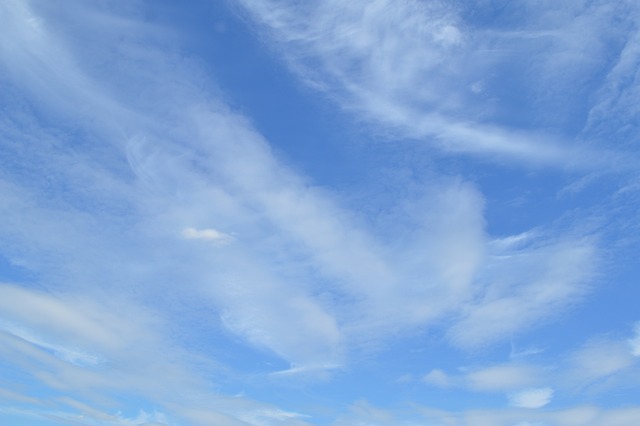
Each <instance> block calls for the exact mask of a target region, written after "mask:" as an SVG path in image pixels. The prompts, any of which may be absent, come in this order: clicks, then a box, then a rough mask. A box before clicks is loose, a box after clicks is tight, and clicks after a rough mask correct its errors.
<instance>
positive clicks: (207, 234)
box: [181, 228, 233, 244]
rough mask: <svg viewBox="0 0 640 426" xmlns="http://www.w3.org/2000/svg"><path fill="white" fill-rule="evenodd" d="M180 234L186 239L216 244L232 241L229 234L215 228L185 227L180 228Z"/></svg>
mask: <svg viewBox="0 0 640 426" xmlns="http://www.w3.org/2000/svg"><path fill="white" fill-rule="evenodd" d="M181 235H182V237H183V238H186V239H188V240H205V241H211V242H214V243H217V244H228V243H230V242H232V241H233V237H232V236H231V235H229V234H225V233H224V232H220V231H217V230H215V229H196V228H185V229H183V230H182V233H181Z"/></svg>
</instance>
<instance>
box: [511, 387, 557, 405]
mask: <svg viewBox="0 0 640 426" xmlns="http://www.w3.org/2000/svg"><path fill="white" fill-rule="evenodd" d="M552 397H553V389H551V388H531V389H525V390H522V391H519V392H516V393H513V394H511V395H509V404H510V405H511V406H512V407H518V408H542V407H544V406H545V405H547V404H549V402H551V398H552Z"/></svg>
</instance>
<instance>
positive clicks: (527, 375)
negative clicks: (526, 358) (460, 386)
mask: <svg viewBox="0 0 640 426" xmlns="http://www.w3.org/2000/svg"><path fill="white" fill-rule="evenodd" d="M539 380H540V375H539V372H538V371H537V370H536V369H535V368H533V367H530V366H522V365H509V364H505V365H497V366H493V367H487V368H483V369H479V370H475V371H472V372H469V373H468V374H467V375H466V377H465V381H466V382H467V383H468V386H469V387H471V388H472V389H476V390H480V391H502V390H513V389H516V388H521V387H523V386H530V385H532V384H535V383H536V382H538V381H539Z"/></svg>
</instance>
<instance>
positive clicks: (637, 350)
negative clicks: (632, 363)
mask: <svg viewBox="0 0 640 426" xmlns="http://www.w3.org/2000/svg"><path fill="white" fill-rule="evenodd" d="M634 332H635V336H633V337H632V338H631V339H629V344H630V345H631V353H632V354H633V356H640V322H638V323H636V326H635V327H634Z"/></svg>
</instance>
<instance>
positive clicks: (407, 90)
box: [240, 0, 614, 166]
mask: <svg viewBox="0 0 640 426" xmlns="http://www.w3.org/2000/svg"><path fill="white" fill-rule="evenodd" d="M240 3H241V4H242V5H243V6H244V7H245V8H246V10H247V11H248V14H249V16H250V17H251V18H252V19H254V21H255V22H257V23H258V24H259V28H261V29H262V30H263V31H264V33H265V34H267V36H268V40H270V41H271V45H272V47H273V50H274V51H276V52H278V53H279V54H280V55H281V56H282V57H283V58H284V59H285V61H286V62H287V63H288V64H289V65H290V67H291V69H292V70H293V71H294V72H295V73H296V74H297V75H298V76H299V77H300V78H301V79H302V80H303V81H305V82H307V83H308V84H310V85H311V86H312V87H314V88H317V89H319V90H322V91H324V92H326V93H329V94H330V95H331V96H333V97H334V98H335V99H336V101H337V102H338V103H339V104H340V105H341V106H342V107H343V108H345V109H347V110H350V111H352V112H354V113H355V114H357V115H358V116H359V117H361V118H363V119H364V120H366V121H368V122H371V123H373V125H374V127H377V126H382V127H384V128H386V129H391V130H392V131H393V132H394V133H395V134H397V135H398V136H400V137H403V138H406V137H408V138H418V139H422V140H424V141H425V143H432V144H434V145H436V146H437V147H438V148H439V149H442V150H444V151H449V152H455V153H459V152H465V153H473V154H481V155H489V156H496V155H497V156H500V157H507V158H510V159H514V158H515V159H518V160H521V161H532V162H539V163H544V164H549V163H550V164H561V165H562V166H566V165H568V164H573V165H579V166H584V165H585V164H587V163H588V164H593V163H595V164H600V165H601V164H602V163H606V161H607V159H606V158H604V157H605V156H604V155H603V154H602V153H600V154H598V155H595V154H594V153H592V152H588V151H589V150H588V149H586V148H585V147H581V149H579V150H575V149H572V148H571V147H570V142H571V141H561V140H556V139H554V138H553V137H551V136H544V135H542V134H541V133H540V132H536V131H534V132H527V131H514V130H509V129H508V128H507V127H506V126H505V127H501V126H499V125H492V124H491V122H492V121H494V122H497V121H499V118H502V119H504V117H505V116H507V117H509V116H510V115H511V114H513V112H514V111H516V114H517V113H518V112H520V113H522V114H536V116H545V118H547V119H548V120H549V121H552V122H553V121H554V120H555V121H557V120H558V119H559V117H558V116H559V114H561V113H565V111H566V110H571V111H573V110H574V109H575V107H571V106H570V105H567V106H566V108H563V109H561V110H559V111H558V108H554V111H557V113H556V114H555V115H553V113H549V112H547V111H546V110H544V107H542V108H539V107H538V106H537V105H536V102H538V103H541V104H543V105H547V103H548V104H549V107H553V106H556V105H557V104H558V102H563V101H564V102H566V101H565V100H564V99H562V98H559V99H555V98H551V97H550V95H549V90H548V89H547V87H549V86H554V87H564V86H567V87H569V85H572V84H574V82H575V81H576V80H577V79H583V78H585V75H588V73H589V72H591V71H592V70H593V69H594V68H596V69H597V67H598V66H604V64H605V63H606V58H605V55H604V49H603V46H602V45H601V43H597V42H598V40H599V37H600V34H601V32H603V31H604V29H605V28H606V27H605V25H606V22H607V21H606V19H598V17H599V16H600V15H604V16H606V17H607V18H609V19H614V18H613V17H612V14H609V13H607V12H608V11H605V13H603V11H602V10H601V8H596V7H594V8H593V9H589V8H586V10H580V9H579V8H578V10H575V11H573V12H569V13H567V9H571V7H569V6H567V5H565V4H559V5H554V6H553V7H544V8H539V7H536V5H535V4H534V3H531V2H527V5H526V7H527V9H528V13H527V14H526V16H530V18H529V19H526V21H527V22H524V23H522V25H523V26H525V27H526V28H528V30H526V31H522V32H514V31H509V30H501V29H494V28H490V27H489V28H475V27H474V25H473V24H469V23H467V22H465V21H464V19H463V16H464V6H460V7H459V8H455V7H451V6H450V5H449V4H448V3H447V2H443V1H429V2H419V1H415V0H403V1H395V2H391V1H388V0H378V1H375V2H370V1H351V2H349V3H344V2H340V1H336V0H325V1H322V2H317V3H314V4H313V5H307V4H303V3H299V2H275V1H272V0H242V1H241V2H240ZM475 7H479V8H480V9H482V5H480V6H475ZM547 9H550V10H547ZM594 9H595V12H594ZM553 14H555V15H556V16H555V19H554V21H553V23H550V21H549V20H547V19H544V17H545V16H547V15H553ZM575 15H578V16H579V18H576V19H571V18H573V17H575ZM576 23H577V24H576ZM594 23H595V24H597V25H593V24H594ZM550 27H551V28H552V29H550ZM578 37H580V40H581V41H580V42H579V43H578V42H577V40H578ZM584 37H586V38H588V39H589V40H591V41H593V45H598V47H599V50H598V52H602V53H601V54H599V55H598V56H597V57H596V59H594V56H595V55H594V50H592V49H589V50H588V51H587V49H586V48H585V43H584V42H583V41H582V40H583V38H584ZM537 39H540V42H539V43H535V41H536V40H537ZM523 52H526V53H523ZM523 55H527V56H526V58H525V57H524V56H523ZM531 56H533V57H535V58H536V59H535V61H534V63H535V64H541V65H539V66H537V67H535V68H536V69H535V71H533V70H529V69H528V68H520V67H504V68H506V69H509V70H511V74H508V73H505V72H504V71H502V70H501V68H503V67H502V65H504V64H505V63H511V64H513V63H517V62H523V63H524V62H526V61H527V60H528V59H529V58H530V57H531ZM569 58H570V59H569ZM559 68H562V69H563V70H565V71H566V73H565V72H563V73H558V72H557V69H559ZM521 74H525V75H526V80H523V76H522V75H521ZM488 76H491V77H488ZM498 81H499V83H498ZM523 81H526V82H527V84H528V86H527V87H526V89H525V88H523V91H524V90H528V91H527V93H530V94H531V96H532V98H533V99H535V101H531V100H530V99H528V98H527V99H525V98H518V99H517V100H516V101H510V100H509V99H508V96H505V95H504V93H501V87H502V86H504V85H505V84H508V85H510V87H520V86H521V85H522V84H523ZM468 87H475V88H476V89H475V90H474V89H472V90H471V91H469V90H468V89H466V88H468ZM479 87H482V90H481V91H480V90H478V89H477V88H479ZM532 87H533V88H535V90H533V91H532V90H531V88H532ZM554 93H556V92H554ZM565 93H566V91H564V90H559V91H558V92H557V94H558V96H559V97H561V96H563V95H561V94H565ZM505 98H506V99H505ZM537 108H539V110H538V109H537ZM549 109H551V108H549Z"/></svg>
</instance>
